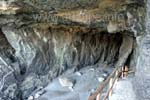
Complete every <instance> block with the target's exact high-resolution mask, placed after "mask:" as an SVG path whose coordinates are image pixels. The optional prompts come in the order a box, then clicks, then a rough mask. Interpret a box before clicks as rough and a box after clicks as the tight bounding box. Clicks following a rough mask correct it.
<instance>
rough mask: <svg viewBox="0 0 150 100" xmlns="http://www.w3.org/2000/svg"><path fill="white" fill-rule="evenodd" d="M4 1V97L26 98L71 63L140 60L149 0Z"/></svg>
mask: <svg viewBox="0 0 150 100" xmlns="http://www.w3.org/2000/svg"><path fill="white" fill-rule="evenodd" d="M0 5H1V6H0V13H1V15H0V20H1V21H0V43H1V44H0V57H1V60H0V77H2V78H3V79H2V78H1V80H0V82H1V84H2V85H1V86H2V87H1V90H0V91H1V92H0V99H2V100H26V98H27V97H28V96H29V95H30V94H31V93H32V91H34V90H35V89H36V88H38V87H44V86H46V85H47V84H48V83H49V82H51V80H52V79H54V78H56V77H58V76H59V75H61V74H62V73H63V72H65V71H66V70H68V69H73V70H74V71H76V70H79V69H81V68H83V67H86V66H95V67H107V66H108V67H114V66H117V67H120V66H122V65H124V64H128V65H129V64H131V66H134V65H135V64H136V59H134V58H135V57H136V56H137V53H136V51H137V52H138V50H137V48H136V47H137V46H136V42H137V38H138V36H143V34H144V29H145V27H144V19H145V4H144V1H140V0H134V1H132V0H117V1H116V0H94V1H93V0H70V1H68V0H42V1H41V0H9V1H1V2H0ZM116 5H117V6H116ZM131 58H132V60H131V61H130V59H131ZM10 72H11V73H10ZM1 73H2V74H1ZM8 73H10V74H9V75H8ZM5 76H6V77H5Z"/></svg>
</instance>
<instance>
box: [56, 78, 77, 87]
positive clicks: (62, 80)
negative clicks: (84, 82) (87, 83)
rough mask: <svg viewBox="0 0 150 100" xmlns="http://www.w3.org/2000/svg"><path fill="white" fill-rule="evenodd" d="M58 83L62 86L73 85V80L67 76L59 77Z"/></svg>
mask: <svg viewBox="0 0 150 100" xmlns="http://www.w3.org/2000/svg"><path fill="white" fill-rule="evenodd" d="M59 83H60V84H61V86H62V87H73V85H74V84H73V81H72V80H70V79H68V78H59Z"/></svg>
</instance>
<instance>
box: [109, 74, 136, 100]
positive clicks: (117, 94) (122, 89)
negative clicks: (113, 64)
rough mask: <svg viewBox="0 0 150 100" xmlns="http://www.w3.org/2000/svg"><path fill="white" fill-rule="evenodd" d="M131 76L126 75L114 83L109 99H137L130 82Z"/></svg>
mask: <svg viewBox="0 0 150 100" xmlns="http://www.w3.org/2000/svg"><path fill="white" fill-rule="evenodd" d="M132 80H133V77H132V76H128V77H127V78H125V79H121V80H119V81H118V82H116V83H115V85H114V88H113V93H112V96H111V97H110V98H109V100H137V99H136V95H135V92H134V89H133V84H132Z"/></svg>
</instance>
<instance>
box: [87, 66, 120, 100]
mask: <svg viewBox="0 0 150 100" xmlns="http://www.w3.org/2000/svg"><path fill="white" fill-rule="evenodd" d="M117 71H118V75H117V77H118V76H119V73H121V68H115V69H114V70H113V72H112V73H111V74H110V75H109V76H108V78H107V79H106V80H105V81H104V82H103V83H102V84H100V85H99V86H98V88H97V90H96V92H94V93H93V94H92V95H91V96H90V97H89V98H88V100H94V99H95V98H96V96H97V95H99V97H100V94H101V92H102V91H103V89H104V88H105V87H106V86H107V84H108V83H109V81H110V79H111V78H112V77H113V76H114V75H115V74H116V72H117ZM117 77H116V79H117ZM113 84H114V82H113ZM112 87H113V86H112ZM106 98H107V96H106Z"/></svg>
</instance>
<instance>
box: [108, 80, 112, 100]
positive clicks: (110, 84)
mask: <svg viewBox="0 0 150 100" xmlns="http://www.w3.org/2000/svg"><path fill="white" fill-rule="evenodd" d="M112 86H113V78H111V79H110V81H109V89H110V92H109V95H108V98H110V97H111V96H112V89H111V87H112Z"/></svg>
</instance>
